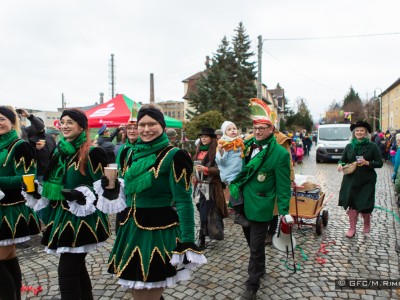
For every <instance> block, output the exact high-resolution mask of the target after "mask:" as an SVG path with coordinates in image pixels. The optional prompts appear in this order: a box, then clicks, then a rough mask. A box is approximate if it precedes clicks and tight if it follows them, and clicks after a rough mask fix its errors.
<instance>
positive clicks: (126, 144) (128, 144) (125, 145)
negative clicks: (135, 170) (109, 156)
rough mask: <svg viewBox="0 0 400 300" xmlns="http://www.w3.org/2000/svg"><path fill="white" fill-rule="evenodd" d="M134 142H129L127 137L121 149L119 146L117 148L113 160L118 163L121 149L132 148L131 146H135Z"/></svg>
mask: <svg viewBox="0 0 400 300" xmlns="http://www.w3.org/2000/svg"><path fill="white" fill-rule="evenodd" d="M135 143H136V142H135ZM135 143H131V142H130V141H129V139H128V138H127V139H126V141H125V144H124V145H123V146H121V148H122V149H121V148H120V149H119V150H118V154H117V158H116V160H115V161H116V162H117V164H120V158H121V153H122V152H123V151H124V150H123V149H127V148H128V149H133V146H135ZM127 151H129V150H127ZM127 157H128V155H127ZM120 167H123V166H122V165H120Z"/></svg>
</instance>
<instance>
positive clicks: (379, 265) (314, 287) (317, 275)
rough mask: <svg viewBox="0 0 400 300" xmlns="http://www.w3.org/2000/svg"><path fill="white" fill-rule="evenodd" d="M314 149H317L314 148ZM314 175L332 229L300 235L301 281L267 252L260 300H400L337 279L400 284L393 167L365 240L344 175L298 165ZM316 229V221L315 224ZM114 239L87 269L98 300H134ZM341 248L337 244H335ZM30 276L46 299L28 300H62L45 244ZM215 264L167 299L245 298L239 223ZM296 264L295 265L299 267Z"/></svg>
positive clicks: (215, 250)
mask: <svg viewBox="0 0 400 300" xmlns="http://www.w3.org/2000/svg"><path fill="white" fill-rule="evenodd" d="M313 150H314V149H313ZM300 172H301V173H302V174H312V175H315V176H316V178H317V179H318V182H319V183H320V185H321V186H322V189H323V191H324V192H325V193H326V199H329V202H328V203H327V205H326V208H325V209H326V210H328V211H329V222H328V225H327V227H325V228H324V231H323V234H322V235H321V236H318V235H316V234H315V228H314V227H307V228H306V229H304V230H301V231H299V230H298V229H297V228H296V229H295V230H294V236H295V237H296V240H297V243H298V244H299V246H300V247H301V250H302V252H303V253H304V254H305V255H307V257H308V258H307V260H304V259H303V256H302V252H301V251H300V250H299V249H297V250H295V254H296V263H299V264H300V270H299V271H297V273H295V274H293V273H292V272H291V271H290V270H288V269H287V268H286V267H285V265H284V262H283V261H282V260H285V258H286V255H285V254H284V253H283V252H279V251H277V250H276V249H275V248H273V247H267V248H266V254H267V270H266V276H265V277H264V278H263V279H262V281H261V288H260V290H259V292H258V294H257V299H310V300H317V299H324V300H325V299H382V300H383V299H400V297H399V298H398V296H396V291H395V290H394V289H393V290H390V289H383V290H373V289H355V290H351V289H348V290H345V289H344V290H340V289H335V284H334V280H337V279H350V278H351V279H356V278H358V279H398V278H400V272H399V253H397V252H396V251H395V245H396V242H397V238H396V237H397V236H398V235H399V228H400V227H399V225H400V224H399V223H398V221H397V220H396V219H395V218H394V216H393V215H392V214H390V213H388V212H387V211H385V210H389V211H394V212H395V213H396V214H398V210H397V206H396V202H395V196H394V192H393V185H392V183H391V181H390V178H391V173H392V166H391V165H390V164H389V163H385V164H384V167H383V168H382V169H378V170H377V173H378V183H377V186H376V188H377V190H376V198H377V201H376V205H377V206H380V207H382V208H383V209H385V210H375V211H374V213H373V218H372V230H371V234H370V235H364V234H362V227H363V225H362V219H359V222H358V224H357V226H358V228H357V235H356V236H355V237H354V238H353V239H347V238H346V237H345V236H344V234H345V232H346V231H347V229H348V228H347V227H348V221H347V216H346V215H345V213H344V211H343V209H341V208H339V207H338V206H337V200H338V191H339V188H340V183H341V178H342V175H341V174H340V173H338V172H337V171H336V164H316V163H315V151H312V152H311V156H310V157H306V158H305V159H304V164H303V165H302V166H296V173H300ZM311 222H315V219H312V220H311ZM113 241H114V236H113V237H112V238H111V239H110V240H109V241H108V243H107V244H106V245H105V247H104V248H102V249H101V250H100V251H97V252H95V253H92V254H90V255H88V258H87V267H88V270H89V272H90V273H91V278H92V284H93V291H94V295H95V299H101V300H109V299H132V296H131V293H130V292H129V291H125V290H124V289H122V288H121V287H119V286H118V285H117V284H116V280H115V279H114V278H113V277H112V276H111V275H110V274H108V273H107V272H106V270H107V260H108V254H109V251H110V249H111V246H112V243H113ZM333 242H335V243H336V244H333ZM322 243H324V244H328V245H327V246H326V250H328V251H329V252H328V253H326V254H320V255H319V256H320V257H321V258H324V259H325V260H326V262H325V263H322V264H321V263H319V262H318V261H317V255H316V252H317V251H318V250H319V249H320V247H321V244H322ZM18 253H19V259H20V263H21V267H22V272H23V283H24V284H25V285H32V286H33V287H37V286H38V285H41V286H42V288H43V292H41V293H40V294H39V295H38V296H33V293H23V297H22V299H32V300H36V299H60V296H59V291H58V280H57V262H58V258H57V257H56V256H52V255H47V254H46V253H44V252H43V247H42V246H41V245H40V244H39V238H35V239H34V240H33V241H32V242H31V247H29V248H26V249H18ZM206 257H207V259H208V264H207V265H205V266H203V267H202V268H200V269H198V270H197V271H196V272H195V274H194V276H193V278H192V280H191V281H188V282H184V283H183V284H180V285H178V286H177V287H175V288H174V289H167V290H165V292H164V297H165V299H167V300H172V299H188V300H189V299H202V300H206V299H221V300H222V299H238V298H239V295H240V294H241V292H242V291H243V288H244V282H245V280H246V276H247V264H248V248H247V245H246V242H245V239H244V237H243V234H242V231H241V228H240V227H239V226H238V225H235V224H233V221H232V219H227V220H226V222H225V240H224V241H211V242H208V244H207V249H206ZM289 264H290V265H292V263H291V260H289Z"/></svg>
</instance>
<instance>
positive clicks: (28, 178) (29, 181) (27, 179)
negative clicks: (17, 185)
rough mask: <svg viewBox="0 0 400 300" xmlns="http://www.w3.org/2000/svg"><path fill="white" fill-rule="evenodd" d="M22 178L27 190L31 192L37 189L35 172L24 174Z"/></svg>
mask: <svg viewBox="0 0 400 300" xmlns="http://www.w3.org/2000/svg"><path fill="white" fill-rule="evenodd" d="M22 180H23V181H24V183H25V185H26V192H28V193H30V192H34V191H35V183H34V180H35V174H26V175H22Z"/></svg>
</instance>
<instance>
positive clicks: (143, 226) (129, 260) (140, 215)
mask: <svg viewBox="0 0 400 300" xmlns="http://www.w3.org/2000/svg"><path fill="white" fill-rule="evenodd" d="M150 215H151V217H150ZM149 222H150V223H149ZM179 239H180V229H179V222H178V216H177V214H176V212H175V211H174V210H173V208H172V207H161V208H140V209H136V210H135V209H134V208H131V207H127V208H126V210H125V211H124V217H123V221H122V223H121V226H120V227H119V230H118V234H117V237H116V239H115V243H114V246H113V249H112V251H111V253H110V258H109V265H108V272H109V273H112V274H115V275H116V277H117V278H119V279H120V280H119V283H120V284H122V285H124V286H126V287H129V288H139V289H140V288H157V287H166V286H171V285H173V284H174V283H175V282H176V281H179V280H181V279H188V278H182V277H183V276H181V278H179V270H178V269H177V268H176V267H174V266H172V265H171V264H170V260H171V258H172V250H174V249H175V248H176V247H177V245H178V242H179ZM185 276H186V275H185Z"/></svg>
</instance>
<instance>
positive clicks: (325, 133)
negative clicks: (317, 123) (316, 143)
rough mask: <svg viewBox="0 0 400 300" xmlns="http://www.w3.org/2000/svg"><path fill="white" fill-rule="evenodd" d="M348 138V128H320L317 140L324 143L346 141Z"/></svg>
mask: <svg viewBox="0 0 400 300" xmlns="http://www.w3.org/2000/svg"><path fill="white" fill-rule="evenodd" d="M350 136H351V132H350V129H349V127H330V128H320V129H319V136H318V138H319V139H320V140H324V141H348V140H349V139H350Z"/></svg>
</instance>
